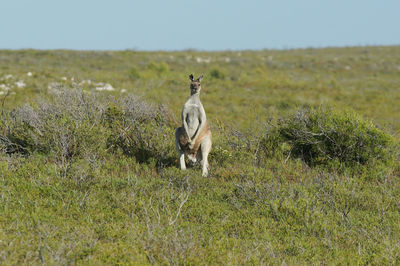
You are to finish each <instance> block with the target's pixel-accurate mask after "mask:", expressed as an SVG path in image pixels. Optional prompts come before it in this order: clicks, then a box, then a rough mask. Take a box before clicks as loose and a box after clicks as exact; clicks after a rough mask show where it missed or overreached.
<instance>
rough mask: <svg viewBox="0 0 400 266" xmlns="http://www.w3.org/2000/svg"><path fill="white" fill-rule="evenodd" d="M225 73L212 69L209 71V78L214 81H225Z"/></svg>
mask: <svg viewBox="0 0 400 266" xmlns="http://www.w3.org/2000/svg"><path fill="white" fill-rule="evenodd" d="M225 76H226V74H225V72H224V71H223V70H221V69H218V68H214V69H211V71H210V77H211V78H214V79H225Z"/></svg>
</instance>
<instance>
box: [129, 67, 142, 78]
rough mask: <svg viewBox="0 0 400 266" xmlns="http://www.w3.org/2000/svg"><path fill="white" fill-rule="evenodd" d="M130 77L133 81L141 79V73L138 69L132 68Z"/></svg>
mask: <svg viewBox="0 0 400 266" xmlns="http://www.w3.org/2000/svg"><path fill="white" fill-rule="evenodd" d="M128 76H129V78H130V79H131V80H137V79H140V71H139V69H138V68H137V67H131V68H130V69H129V72H128Z"/></svg>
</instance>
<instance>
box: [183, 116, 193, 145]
mask: <svg viewBox="0 0 400 266" xmlns="http://www.w3.org/2000/svg"><path fill="white" fill-rule="evenodd" d="M183 128H184V129H185V131H186V135H187V136H188V139H189V141H190V140H191V138H190V134H189V127H188V124H187V123H186V121H185V120H183Z"/></svg>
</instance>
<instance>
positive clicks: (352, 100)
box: [0, 46, 400, 265]
mask: <svg viewBox="0 0 400 266" xmlns="http://www.w3.org/2000/svg"><path fill="white" fill-rule="evenodd" d="M190 73H193V74H194V75H195V76H196V77H197V76H199V75H200V74H204V79H203V81H202V86H203V89H202V93H201V100H202V103H203V105H204V108H205V110H206V113H207V118H208V120H209V121H210V124H211V128H212V132H213V140H214V142H213V150H212V153H211V154H210V158H209V161H210V166H211V169H210V175H209V177H207V178H203V177H201V170H200V168H199V166H193V167H191V168H189V169H188V170H187V171H180V170H179V169H178V160H177V155H176V152H175V147H174V146H175V145H174V129H175V128H176V127H178V126H179V125H180V112H181V109H182V106H183V104H184V102H185V101H186V99H187V97H188V96H189V79H188V75H189V74H190ZM399 102H400V46H391V47H352V48H326V49H301V50H282V51H278V50H265V51H226V52H199V51H181V52H139V51H104V52H100V51H99V52H92V51H63V50H56V51H39V50H18V51H6V50H0V104H1V121H0V263H1V264H6V265H7V264H93V265H97V264H136V265H137V264H140V265H141V264H228V263H229V264H283V263H286V264H399V263H400V240H399V239H400V181H399V177H400V164H399V160H398V159H399V148H398V147H399V146H398V143H399V140H400V104H399Z"/></svg>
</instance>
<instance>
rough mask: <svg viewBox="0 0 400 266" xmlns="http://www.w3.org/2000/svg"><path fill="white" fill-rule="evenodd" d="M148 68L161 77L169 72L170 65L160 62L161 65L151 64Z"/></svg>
mask: <svg viewBox="0 0 400 266" xmlns="http://www.w3.org/2000/svg"><path fill="white" fill-rule="evenodd" d="M147 68H148V69H150V70H152V71H154V72H155V73H157V74H158V75H159V76H161V75H163V74H166V73H168V72H169V65H168V64H167V63H165V62H160V63H155V62H150V64H148V65H147Z"/></svg>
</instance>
